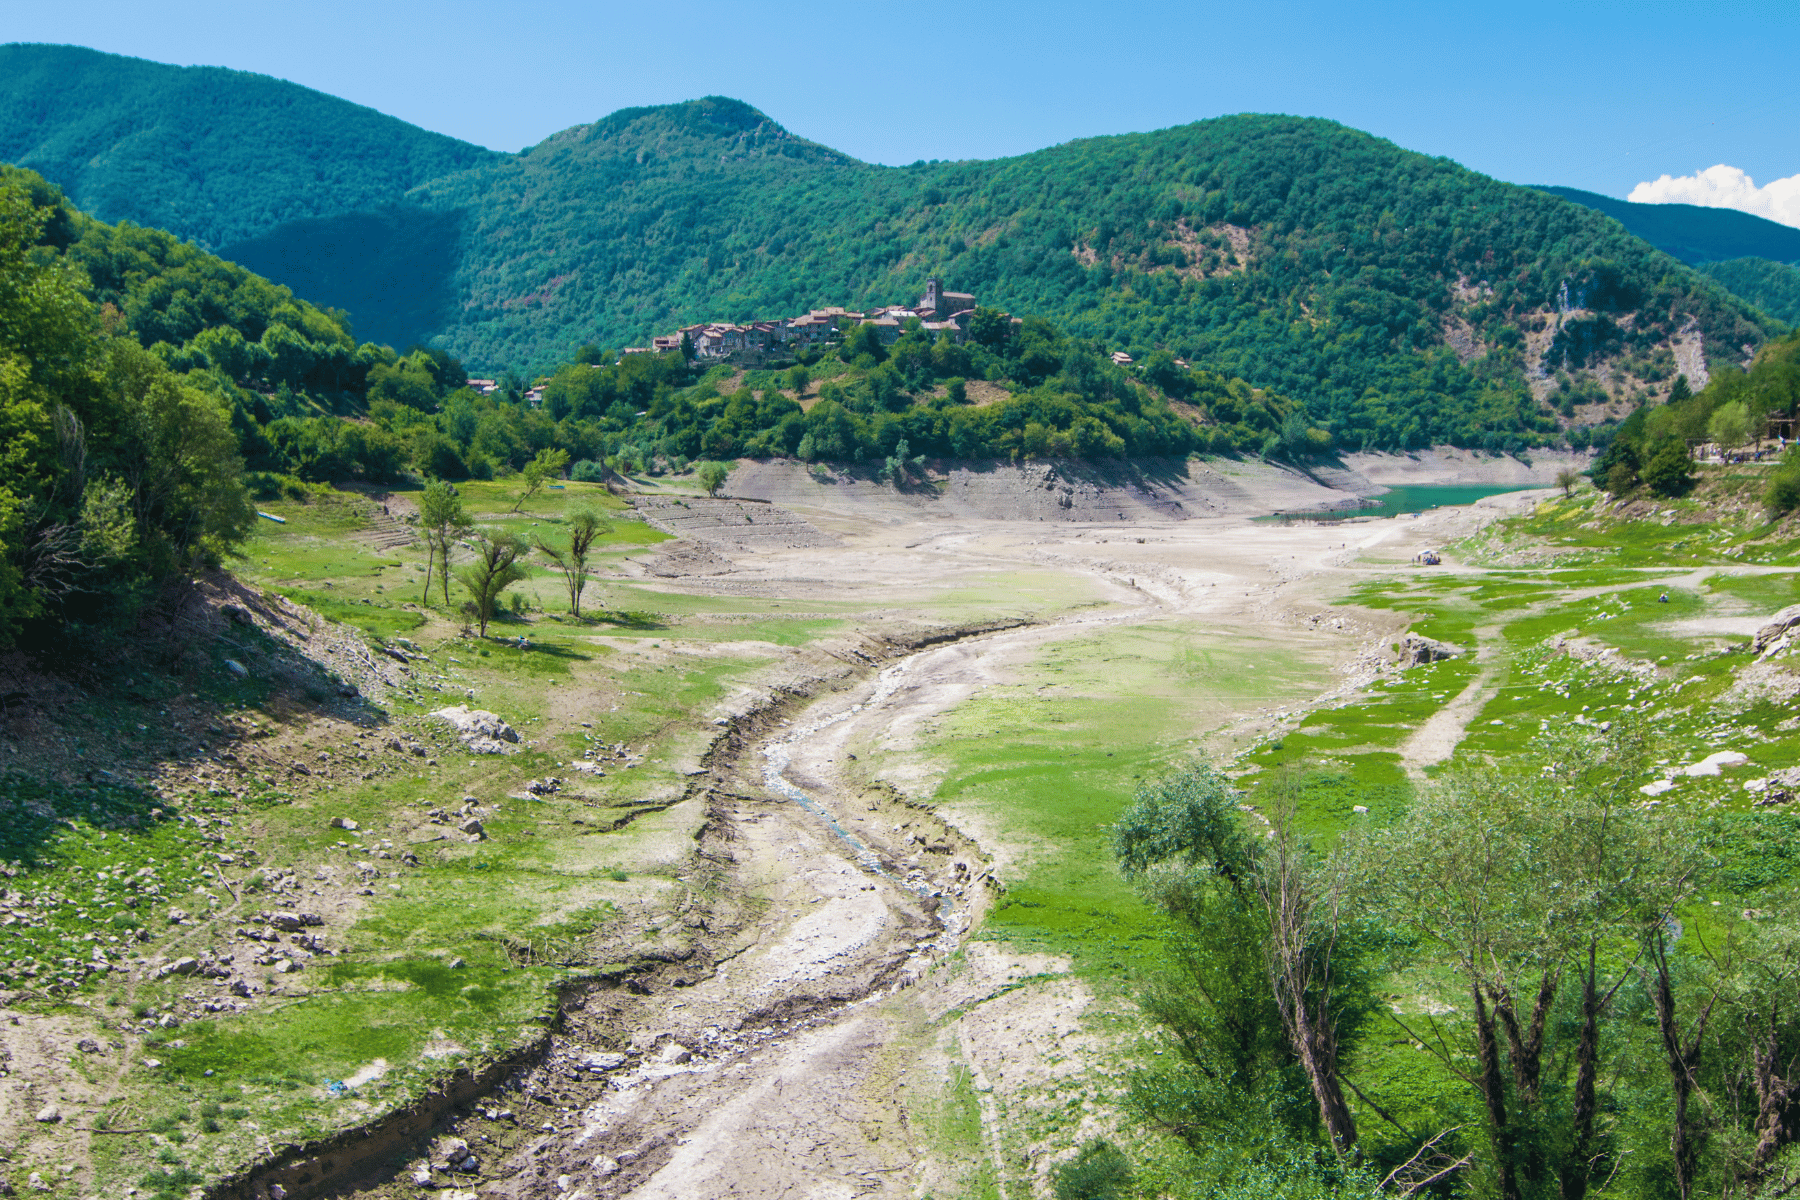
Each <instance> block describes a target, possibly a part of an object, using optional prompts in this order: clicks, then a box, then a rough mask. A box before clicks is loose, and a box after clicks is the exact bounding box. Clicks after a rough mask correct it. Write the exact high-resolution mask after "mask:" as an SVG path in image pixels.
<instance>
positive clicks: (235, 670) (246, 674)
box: [225, 658, 250, 679]
mask: <svg viewBox="0 0 1800 1200" xmlns="http://www.w3.org/2000/svg"><path fill="white" fill-rule="evenodd" d="M225 669H226V670H227V671H229V672H231V677H232V678H233V679H248V678H250V670H249V668H248V667H246V666H244V664H243V663H241V662H239V661H238V660H237V659H235V658H228V659H226V660H225Z"/></svg>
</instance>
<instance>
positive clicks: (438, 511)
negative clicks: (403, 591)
mask: <svg viewBox="0 0 1800 1200" xmlns="http://www.w3.org/2000/svg"><path fill="white" fill-rule="evenodd" d="M471 528H472V525H471V522H470V521H469V514H468V513H467V512H465V511H464V510H463V502H462V497H461V496H459V495H457V494H456V489H455V488H453V487H451V486H450V485H449V484H448V483H446V482H444V481H443V480H442V479H434V480H432V481H431V482H430V483H428V484H426V485H425V494H424V495H423V496H421V497H419V530H420V532H421V533H423V534H424V536H425V595H424V597H423V599H422V600H421V601H420V602H421V603H424V604H429V603H430V602H431V571H432V567H433V566H434V565H435V566H436V567H437V569H438V572H439V574H438V578H439V579H441V580H442V581H443V588H444V607H445V608H448V607H450V547H451V545H452V544H453V543H454V542H455V541H456V540H457V539H458V538H461V537H463V536H464V535H465V534H467V533H468V532H469V530H470V529H471Z"/></svg>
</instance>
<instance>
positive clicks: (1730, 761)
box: [1681, 750, 1750, 778]
mask: <svg viewBox="0 0 1800 1200" xmlns="http://www.w3.org/2000/svg"><path fill="white" fill-rule="evenodd" d="M1749 761H1750V756H1749V755H1748V754H1740V753H1739V752H1738V751H1736V750H1721V751H1719V752H1718V753H1717V754H1709V755H1707V756H1706V757H1705V758H1703V759H1701V760H1700V761H1699V762H1697V763H1689V764H1688V765H1687V766H1685V767H1683V768H1682V769H1681V773H1682V774H1683V775H1687V776H1691V777H1693V778H1699V777H1700V776H1702V775H1717V774H1718V773H1719V768H1721V767H1741V766H1743V765H1744V764H1745V763H1747V762H1749Z"/></svg>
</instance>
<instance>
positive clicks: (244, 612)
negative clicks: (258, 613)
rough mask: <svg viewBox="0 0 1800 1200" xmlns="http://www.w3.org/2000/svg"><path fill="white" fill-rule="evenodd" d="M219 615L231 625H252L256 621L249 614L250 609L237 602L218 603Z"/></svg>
mask: <svg viewBox="0 0 1800 1200" xmlns="http://www.w3.org/2000/svg"><path fill="white" fill-rule="evenodd" d="M219 615H220V616H221V617H224V618H225V619H226V620H228V621H230V622H231V623H232V624H233V625H254V624H255V623H256V622H255V620H254V619H252V618H251V616H250V610H249V609H247V608H244V607H242V606H241V605H237V604H221V605H219Z"/></svg>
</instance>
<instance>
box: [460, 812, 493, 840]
mask: <svg viewBox="0 0 1800 1200" xmlns="http://www.w3.org/2000/svg"><path fill="white" fill-rule="evenodd" d="M456 828H457V829H458V830H459V831H460V832H462V833H466V834H468V835H469V836H470V837H472V838H474V839H475V840H476V841H478V842H479V841H481V840H482V839H483V838H485V837H487V831H486V830H485V829H483V828H482V825H481V818H480V817H467V818H465V819H464V820H463V821H461V822H460V823H459V824H458V825H457V826H456Z"/></svg>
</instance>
